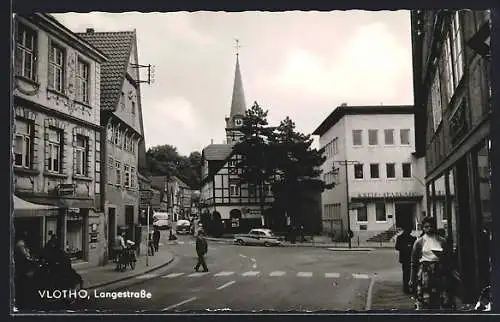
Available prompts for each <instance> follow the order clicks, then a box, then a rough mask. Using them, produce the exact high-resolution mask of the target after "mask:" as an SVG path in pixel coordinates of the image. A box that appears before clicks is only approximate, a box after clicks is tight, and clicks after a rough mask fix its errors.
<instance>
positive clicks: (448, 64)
mask: <svg viewBox="0 0 500 322" xmlns="http://www.w3.org/2000/svg"><path fill="white" fill-rule="evenodd" d="M444 59H445V78H446V93H447V97H448V102H449V101H450V100H451V97H452V96H453V90H454V88H455V87H454V83H453V61H452V58H451V40H450V37H447V38H446V40H445V43H444Z"/></svg>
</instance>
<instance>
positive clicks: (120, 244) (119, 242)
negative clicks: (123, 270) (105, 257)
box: [113, 231, 127, 270]
mask: <svg viewBox="0 0 500 322" xmlns="http://www.w3.org/2000/svg"><path fill="white" fill-rule="evenodd" d="M124 236H125V232H124V231H123V232H121V233H120V234H118V236H116V238H115V244H114V247H113V251H114V252H115V262H116V270H119V268H120V258H121V257H122V254H123V251H124V250H125V249H126V248H127V245H126V244H125V238H124Z"/></svg>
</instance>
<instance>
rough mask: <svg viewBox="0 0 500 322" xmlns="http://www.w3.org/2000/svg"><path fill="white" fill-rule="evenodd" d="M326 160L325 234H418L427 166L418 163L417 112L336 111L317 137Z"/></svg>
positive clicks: (391, 108)
mask: <svg viewBox="0 0 500 322" xmlns="http://www.w3.org/2000/svg"><path fill="white" fill-rule="evenodd" d="M313 135H319V145H320V147H321V148H323V149H324V153H325V156H326V158H327V160H326V161H325V163H324V164H323V166H322V170H323V172H322V173H323V180H324V181H325V183H326V184H327V185H331V184H333V185H334V187H333V188H331V189H326V190H325V191H324V192H323V193H322V196H321V199H322V206H323V215H322V218H323V230H324V231H325V232H328V233H330V234H333V236H334V237H335V238H338V239H345V238H346V234H348V231H349V230H350V231H352V233H353V237H354V238H355V239H356V240H357V239H358V238H359V240H360V241H367V240H368V241H370V240H373V238H375V236H377V235H379V236H382V235H383V236H385V238H387V240H389V239H390V238H391V237H393V236H394V234H395V233H396V232H397V228H402V229H403V228H410V229H412V230H416V229H417V228H418V227H417V223H418V222H419V221H420V218H421V217H422V216H424V215H425V211H426V209H425V207H424V203H423V198H424V194H425V186H424V183H423V176H424V173H423V163H422V162H419V160H418V159H417V158H415V157H414V155H413V152H414V151H415V142H414V139H413V138H414V117H413V106H347V105H346V104H343V105H342V106H339V107H337V108H336V109H335V110H334V111H333V112H332V113H331V114H330V115H329V116H328V117H327V118H326V119H325V120H324V121H323V122H322V123H321V125H320V126H319V127H318V128H317V129H316V130H315V131H314V132H313ZM346 183H347V184H346Z"/></svg>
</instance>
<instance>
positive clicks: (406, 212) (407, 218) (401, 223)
mask: <svg viewBox="0 0 500 322" xmlns="http://www.w3.org/2000/svg"><path fill="white" fill-rule="evenodd" d="M395 206H396V227H398V228H401V229H411V230H414V229H415V204H414V203H396V204H395Z"/></svg>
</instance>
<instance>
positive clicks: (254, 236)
mask: <svg viewBox="0 0 500 322" xmlns="http://www.w3.org/2000/svg"><path fill="white" fill-rule="evenodd" d="M234 242H235V243H236V244H239V245H264V246H266V247H269V246H280V245H281V241H280V240H279V238H278V237H277V236H275V235H274V233H273V232H272V231H271V229H267V228H254V229H251V230H250V232H249V233H248V234H236V235H234Z"/></svg>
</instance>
